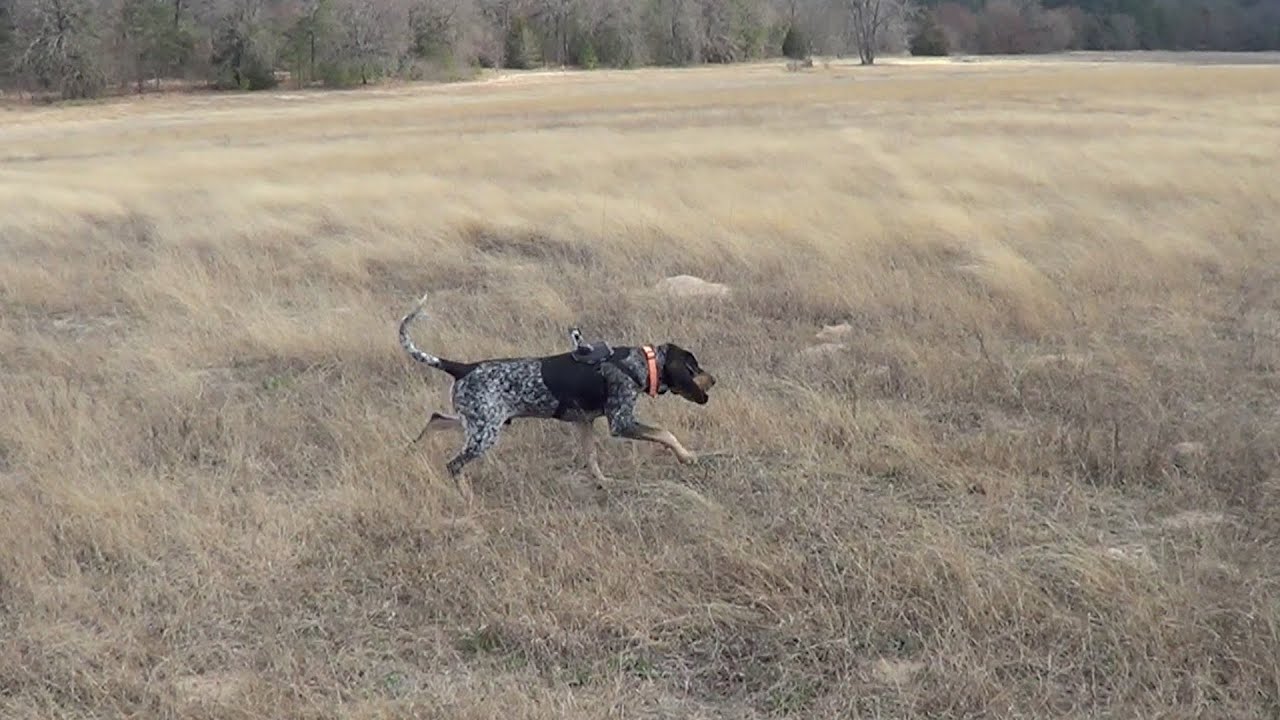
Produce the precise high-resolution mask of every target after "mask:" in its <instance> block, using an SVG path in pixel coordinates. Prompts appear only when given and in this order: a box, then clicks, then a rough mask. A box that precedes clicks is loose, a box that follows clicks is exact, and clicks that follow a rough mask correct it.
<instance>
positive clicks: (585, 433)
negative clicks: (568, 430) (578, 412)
mask: <svg viewBox="0 0 1280 720" xmlns="http://www.w3.org/2000/svg"><path fill="white" fill-rule="evenodd" d="M573 427H574V430H576V431H577V433H578V445H579V447H580V448H581V449H582V454H583V457H584V459H585V460H586V463H587V470H588V471H590V472H591V477H593V478H595V481H596V484H597V485H603V484H605V483H607V482H609V478H608V477H606V476H605V474H604V472H603V471H602V470H601V469H600V444H599V443H597V442H596V428H595V425H593V424H592V423H589V422H579V423H574V424H573Z"/></svg>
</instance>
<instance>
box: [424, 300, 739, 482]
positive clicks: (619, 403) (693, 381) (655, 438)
mask: <svg viewBox="0 0 1280 720" xmlns="http://www.w3.org/2000/svg"><path fill="white" fill-rule="evenodd" d="M425 303H426V296H423V298H422V299H421V300H419V301H418V305H417V306H416V307H415V308H414V309H413V310H412V311H411V312H409V314H407V315H405V316H404V318H403V319H401V321H400V345H401V347H403V348H404V350H405V352H406V353H407V354H408V355H409V357H410V358H412V359H413V360H416V361H417V362H420V363H423V364H425V365H428V366H430V367H434V368H437V369H440V370H443V371H444V372H447V373H449V374H450V375H451V376H453V377H454V383H453V389H452V392H451V393H450V394H451V399H452V403H453V408H454V411H455V412H456V413H457V415H456V416H446V415H440V414H433V415H432V419H431V422H429V423H428V428H430V427H431V426H432V423H437V424H438V425H440V426H451V427H452V426H457V425H461V427H462V428H463V430H464V433H465V437H466V441H465V444H464V445H463V448H462V450H461V451H460V452H458V454H457V455H455V456H454V457H453V459H451V460H450V461H449V462H448V464H447V466H446V467H447V469H448V471H449V474H450V475H451V476H457V475H458V473H459V472H461V470H462V468H463V466H465V465H466V464H467V463H469V462H471V461H473V460H475V459H477V458H479V457H480V456H482V455H484V453H486V452H487V451H488V450H489V449H491V448H492V447H493V446H494V444H495V443H497V441H498V436H499V434H500V433H501V431H502V428H503V426H504V425H506V424H507V423H509V422H510V421H511V420H513V419H516V418H546V419H557V420H562V421H565V422H571V423H576V424H578V425H580V426H583V427H582V428H580V429H582V430H585V434H583V435H582V437H583V443H584V449H586V450H587V451H588V455H589V462H590V464H591V466H592V472H593V473H594V474H595V475H596V476H597V478H599V479H604V478H603V476H602V474H601V473H600V471H599V469H598V466H597V465H596V463H595V457H594V445H592V446H590V447H587V444H588V443H593V442H594V441H593V440H592V439H591V437H590V426H591V423H593V422H594V421H595V420H596V419H598V418H600V417H605V418H607V419H608V423H609V431H610V434H612V435H613V436H615V437H624V438H630V439H636V440H647V441H650V442H656V443H659V444H662V445H665V446H666V447H668V448H669V449H671V451H672V452H674V453H675V454H676V455H677V457H679V458H680V460H681V461H682V462H692V461H693V460H694V459H695V456H694V455H693V453H691V452H689V451H688V450H686V449H685V448H684V447H683V446H682V445H681V444H680V442H679V441H678V440H676V439H675V437H674V436H673V435H671V433H669V432H667V431H666V430H662V429H660V428H655V427H651V426H648V425H645V424H643V423H641V422H639V421H638V420H637V419H636V416H635V404H636V399H637V397H638V396H639V395H640V393H641V392H643V391H644V389H645V387H646V386H647V384H648V380H649V369H648V366H647V363H646V362H645V358H644V353H643V351H642V350H641V349H640V348H636V347H620V348H615V349H614V352H613V356H612V357H611V358H610V359H609V360H607V361H605V362H602V363H600V364H599V365H591V366H588V365H582V364H579V363H575V362H572V361H567V363H565V362H560V358H561V356H548V357H525V358H510V359H492V360H484V361H481V362H476V363H461V362H455V361H452V360H445V359H442V358H440V357H437V356H435V355H432V354H430V353H428V352H425V351H423V350H421V349H419V348H418V347H417V346H416V345H415V344H414V342H413V340H412V339H411V338H410V337H409V325H410V324H411V323H412V322H413V320H414V319H415V318H417V317H418V316H420V315H422V308H423V306H424V304H425ZM570 337H571V340H573V342H574V343H575V344H581V343H580V336H579V335H577V334H576V333H571V336H570ZM654 354H655V356H656V361H657V363H656V364H657V367H658V369H659V370H658V374H659V378H658V380H659V382H658V394H659V395H661V394H665V393H667V392H668V391H670V392H673V393H675V394H678V395H680V396H681V397H684V398H686V399H688V400H690V401H692V402H696V403H698V404H705V403H706V402H707V399H708V398H707V391H708V390H710V388H711V386H713V385H714V384H715V379H714V378H713V377H712V376H711V375H710V374H709V373H707V372H706V371H704V370H702V369H701V368H700V367H699V366H698V362H697V359H696V358H695V357H694V356H693V354H692V353H690V352H688V351H687V350H684V349H683V348H680V347H678V346H676V345H674V344H670V343H667V344H663V345H658V346H656V347H654ZM565 357H567V356H565ZM557 363H558V364H557ZM548 367H550V368H552V370H551V372H555V373H559V377H560V379H561V380H562V383H561V385H562V386H564V382H563V381H564V380H565V379H566V378H568V379H569V380H572V381H577V382H578V383H579V384H581V382H582V380H583V377H584V376H583V375H581V373H599V376H601V377H603V378H604V381H605V395H604V398H603V400H604V402H603V403H599V402H597V401H598V400H599V398H591V397H588V396H587V395H586V394H578V395H575V394H574V393H572V392H569V393H565V392H560V393H557V392H556V391H554V390H553V389H552V388H551V387H549V385H548V382H547V379H546V372H548V370H547V368H548ZM569 374H572V377H569ZM590 382H591V381H590V380H589V379H588V385H590ZM594 382H595V383H596V385H597V386H598V383H599V381H598V380H595V381H594ZM570 385H572V383H570ZM596 405H598V406H596ZM425 432H427V428H424V429H423V433H425ZM418 437H419V438H421V437H422V434H419V436H418Z"/></svg>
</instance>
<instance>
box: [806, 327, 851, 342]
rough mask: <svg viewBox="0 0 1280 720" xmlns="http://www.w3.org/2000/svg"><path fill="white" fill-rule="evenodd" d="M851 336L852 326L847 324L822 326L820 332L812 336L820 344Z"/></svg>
mask: <svg viewBox="0 0 1280 720" xmlns="http://www.w3.org/2000/svg"><path fill="white" fill-rule="evenodd" d="M852 334H853V326H852V325H850V324H849V323H838V324H836V325H823V326H822V330H820V331H818V334H817V335H815V336H814V339H815V340H821V341H822V342H835V341H837V340H843V339H845V338H847V337H849V336H850V335H852Z"/></svg>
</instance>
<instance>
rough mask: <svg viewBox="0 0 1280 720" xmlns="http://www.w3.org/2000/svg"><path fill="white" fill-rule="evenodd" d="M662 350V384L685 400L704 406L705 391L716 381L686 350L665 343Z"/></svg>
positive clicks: (706, 397)
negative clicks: (663, 358) (663, 354)
mask: <svg viewBox="0 0 1280 720" xmlns="http://www.w3.org/2000/svg"><path fill="white" fill-rule="evenodd" d="M663 349H664V350H665V356H666V358H665V361H664V362H663V365H662V380H663V382H665V383H666V384H667V387H669V388H671V392H673V393H675V394H676V395H679V396H680V397H682V398H684V399H685V400H688V401H690V402H695V403H698V404H699V405H706V404H707V400H708V399H709V398H708V396H707V391H708V390H710V389H711V388H712V387H713V386H714V385H715V384H716V379H715V378H714V377H712V376H711V373H709V372H707V371H706V370H703V369H702V367H701V366H699V365H698V358H696V357H694V356H693V353H691V352H689V351H688V350H685V349H684V348H682V347H680V346H679V345H676V344H675V343H667V344H666V345H664V346H663Z"/></svg>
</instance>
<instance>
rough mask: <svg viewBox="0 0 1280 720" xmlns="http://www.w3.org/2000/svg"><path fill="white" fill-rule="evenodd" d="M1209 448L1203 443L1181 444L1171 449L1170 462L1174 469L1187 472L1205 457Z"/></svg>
mask: <svg viewBox="0 0 1280 720" xmlns="http://www.w3.org/2000/svg"><path fill="white" fill-rule="evenodd" d="M1207 450H1208V448H1207V447H1206V446H1205V444H1204V443H1202V442H1180V443H1178V444H1176V445H1174V446H1173V447H1171V448H1169V461H1170V462H1172V463H1173V465H1174V467H1177V468H1179V469H1181V470H1186V469H1188V467H1190V466H1191V465H1193V464H1194V463H1195V462H1196V461H1197V460H1200V459H1202V458H1203V457H1204V455H1205V452H1206V451H1207Z"/></svg>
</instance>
